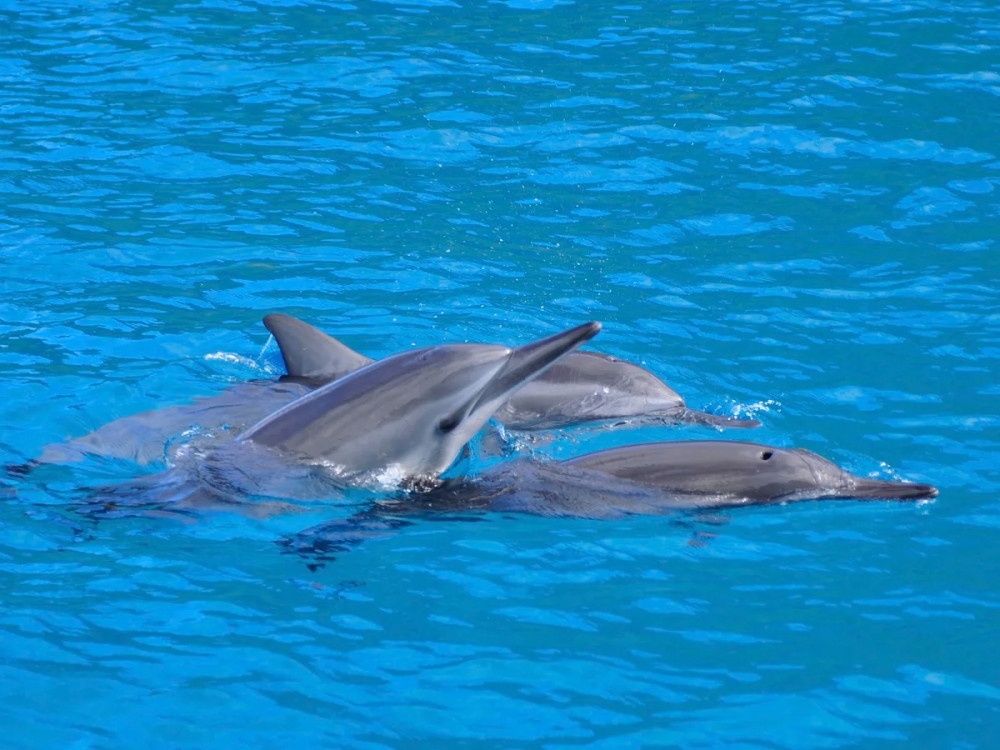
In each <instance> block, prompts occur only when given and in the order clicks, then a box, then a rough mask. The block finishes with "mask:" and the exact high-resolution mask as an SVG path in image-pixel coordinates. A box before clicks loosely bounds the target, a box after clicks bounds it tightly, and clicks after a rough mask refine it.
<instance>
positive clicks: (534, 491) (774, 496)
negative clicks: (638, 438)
mask: <svg viewBox="0 0 1000 750" xmlns="http://www.w3.org/2000/svg"><path fill="white" fill-rule="evenodd" d="M937 494H938V493H937V489H936V488H934V487H933V486H931V485H929V484H919V483H914V482H892V481H884V480H878V479H868V478H865V477H859V476H856V475H854V474H851V473H849V472H847V471H844V470H843V469H841V468H840V467H839V466H837V465H836V464H834V463H832V462H831V461H828V460H827V459H825V458H823V457H822V456H819V455H817V454H815V453H813V452H811V451H807V450H804V449H801V448H776V447H774V446H769V445H761V444H759V443H746V442H738V441H729V440H694V441H688V440H685V441H671V442H657V443H640V444H637V445H626V446H622V447H619V448H611V449H608V450H604V451H598V452H595V453H588V454H584V455H582V456H577V457H575V458H570V459H567V460H564V461H545V462H543V461H532V460H530V459H519V460H516V461H512V462H509V463H504V464H500V465H498V466H496V467H494V468H492V469H489V470H487V471H486V472H484V473H483V474H482V475H481V476H479V477H474V478H470V479H456V480H452V481H450V482H447V483H445V484H444V485H442V486H441V487H439V488H435V489H434V490H431V491H430V492H428V493H425V494H424V495H422V496H415V497H414V499H415V500H416V501H417V502H416V506H417V507H419V506H420V505H423V506H424V507H425V508H428V509H432V510H433V509H436V510H451V511H458V510H489V511H520V512H526V513H537V514H541V515H570V516H585V517H596V518H603V517H608V516H615V515H621V514H630V513H631V514H657V513H664V512H669V511H672V510H681V509H697V508H721V507H734V506H741V505H771V504H782V503H789V502H797V501H803V500H832V499H857V500H920V499H927V498H932V497H936V496H937Z"/></svg>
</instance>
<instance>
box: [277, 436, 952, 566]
mask: <svg viewBox="0 0 1000 750" xmlns="http://www.w3.org/2000/svg"><path fill="white" fill-rule="evenodd" d="M937 494H938V493H937V489H936V488H934V487H932V486H931V485H929V484H917V483H908V482H889V481H881V480H876V479H867V478H865V477H859V476H855V475H854V474H850V473H849V472H846V471H844V470H843V469H841V468H840V467H839V466H836V465H835V464H833V463H831V462H830V461H828V460H826V459H825V458H823V457H821V456H818V455H817V454H815V453H812V452H810V451H807V450H802V449H794V448H793V449H787V448H775V447H772V446H768V445H760V444H757V443H744V442H730V441H721V440H720V441H677V442H665V443H664V442H660V443H644V444H639V445H627V446H624V447H620V448H612V449H610V450H605V451H598V452H596V453H589V454H585V455H583V456H579V457H576V458H571V459H568V460H565V461H537V460H531V459H527V458H522V459H517V460H514V461H509V462H506V463H502V464H499V465H497V466H495V467H493V468H490V469H488V470H486V471H485V472H483V473H482V474H481V475H479V476H477V477H472V478H458V479H450V480H447V481H445V482H443V483H441V484H439V485H437V486H436V487H434V488H433V489H431V490H429V491H426V492H411V493H408V494H406V495H405V496H402V497H395V498H386V499H382V500H380V501H378V502H377V503H375V504H374V505H372V506H371V507H369V508H366V509H364V510H362V511H360V512H358V513H355V514H354V515H353V516H350V517H348V518H343V519H337V520H333V521H328V522H325V523H322V524H319V525H317V526H313V527H311V528H308V529H305V530H303V531H301V532H299V533H298V534H294V535H291V536H288V537H286V538H285V539H283V540H282V541H281V544H282V546H284V547H285V548H286V549H287V550H288V551H290V552H294V553H296V554H299V555H300V556H303V557H306V558H311V559H312V560H313V561H314V562H313V563H311V564H312V565H316V564H321V563H322V561H324V560H329V559H332V558H334V557H336V556H337V555H338V554H340V553H341V552H345V551H347V550H348V549H351V548H352V547H355V546H357V545H358V544H361V543H363V542H365V541H366V540H368V539H372V538H377V537H384V536H386V535H391V534H393V533H395V532H397V531H398V530H399V529H401V528H404V527H406V526H409V525H411V524H412V523H414V521H416V520H418V519H426V520H434V519H453V518H458V519H462V520H474V519H477V518H482V517H483V514H486V513H505V514H506V513H526V514H532V515H540V516H556V517H568V518H591V519H611V518H621V517H623V516H630V515H670V514H673V513H677V512H685V511H688V512H690V511H703V510H712V509H720V508H733V507H739V506H744V505H772V504H782V503H789V502H795V501H804V500H823V499H857V500H921V499H926V498H933V497H935V496H937Z"/></svg>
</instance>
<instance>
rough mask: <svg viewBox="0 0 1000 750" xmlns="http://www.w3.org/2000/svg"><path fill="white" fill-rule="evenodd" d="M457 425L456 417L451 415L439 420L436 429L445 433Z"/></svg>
mask: <svg viewBox="0 0 1000 750" xmlns="http://www.w3.org/2000/svg"><path fill="white" fill-rule="evenodd" d="M456 427H458V417H456V416H455V415H452V416H450V417H445V418H444V419H442V420H441V421H440V422H438V430H439V431H441V432H443V433H445V434H447V433H449V432H451V431H452V430H454V429H455V428H456Z"/></svg>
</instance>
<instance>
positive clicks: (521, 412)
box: [264, 313, 760, 431]
mask: <svg viewBox="0 0 1000 750" xmlns="http://www.w3.org/2000/svg"><path fill="white" fill-rule="evenodd" d="M264 325H265V326H266V327H267V329H268V330H269V331H270V332H271V334H272V335H273V336H274V338H275V340H276V341H277V342H278V347H279V348H280V349H281V353H282V355H283V356H284V358H285V367H286V368H287V370H288V374H289V375H292V376H294V377H297V378H306V379H311V380H324V379H325V380H332V379H333V378H335V377H340V375H338V374H336V373H338V372H342V371H343V370H344V368H345V367H348V366H350V364H351V363H352V362H361V363H367V362H370V361H371V360H369V359H368V358H367V357H364V356H363V355H361V354H358V353H357V352H354V351H353V350H351V349H349V348H348V347H346V346H344V345H343V344H342V343H340V342H339V341H337V340H336V339H334V338H332V337H331V336H328V335H327V334H325V333H323V332H322V331H320V330H318V329H317V328H314V327H313V326H311V325H309V324H308V323H306V322H304V321H302V320H299V319H298V318H293V317H292V316H290V315H284V314H282V313H272V314H270V315H267V316H265V318H264ZM495 418H496V419H497V420H498V421H499V422H501V423H503V425H504V426H505V427H508V428H510V429H513V430H525V431H528V430H546V429H554V428H558V427H568V426H570V425H576V424H582V423H585V422H596V421H603V420H609V419H630V418H634V419H636V420H637V421H640V422H642V421H654V422H669V423H688V424H701V425H710V426H712V427H720V428H721V427H759V426H760V422H758V421H757V420H755V419H744V420H741V419H735V418H733V417H722V416H717V415H715V414H709V413H706V412H702V411H696V410H694V409H689V408H687V406H686V405H685V403H684V399H682V398H681V396H680V395H679V394H678V393H677V392H676V391H675V390H673V389H672V388H670V387H669V386H668V385H667V384H666V383H664V382H663V381H662V380H660V379H659V378H658V377H656V376H655V375H653V373H651V372H650V371H649V370H646V369H644V368H642V367H640V366H639V365H636V364H633V363H631V362H627V361H625V360H622V359H618V358H616V357H609V356H607V355H604V354H598V353H597V352H573V353H572V354H570V355H568V356H567V357H564V358H563V359H562V360H560V361H559V362H558V363H557V364H555V365H553V366H552V367H551V368H549V369H548V370H547V371H546V372H545V373H543V374H542V375H541V376H539V377H537V378H535V379H534V380H533V381H532V382H531V383H529V384H528V385H527V386H525V387H524V388H521V389H520V390H519V391H518V392H517V393H515V394H513V395H512V396H511V397H510V398H509V399H508V400H507V402H506V403H505V404H503V406H501V407H500V408H499V409H498V410H497V413H496V415H495Z"/></svg>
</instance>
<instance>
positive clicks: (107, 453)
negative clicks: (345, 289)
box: [14, 313, 760, 472]
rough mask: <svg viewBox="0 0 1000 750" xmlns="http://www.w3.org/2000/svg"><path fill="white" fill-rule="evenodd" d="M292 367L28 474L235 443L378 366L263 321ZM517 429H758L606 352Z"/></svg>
mask: <svg viewBox="0 0 1000 750" xmlns="http://www.w3.org/2000/svg"><path fill="white" fill-rule="evenodd" d="M264 325H265V327H266V328H267V329H268V331H269V332H270V333H271V335H273V336H274V339H275V341H276V342H277V344H278V348H279V349H280V350H281V355H282V359H283V360H284V362H285V369H286V371H287V373H288V374H287V375H286V376H284V377H282V378H281V380H280V381H273V380H253V381H249V382H246V383H239V384H237V385H235V386H232V387H230V388H228V389H226V390H225V391H223V392H222V393H219V394H216V395H214V396H207V397H203V398H199V399H197V400H195V401H194V402H193V403H190V404H179V405H175V406H168V407H165V408H160V409H151V410H149V411H145V412H141V413H139V414H133V415H130V416H127V417H122V418H120V419H116V420H114V421H112V422H109V423H108V424H105V425H103V426H101V427H99V428H98V429H96V430H94V431H93V432H90V433H88V434H86V435H83V436H81V437H77V438H72V439H70V440H67V441H65V442H61V443H52V444H50V445H47V446H45V448H44V449H43V451H42V455H41V456H39V458H37V459H35V460H34V461H32V462H31V463H29V464H23V465H21V466H20V467H14V468H15V469H17V470H19V471H22V472H24V471H27V470H29V469H30V468H31V467H32V466H35V465H38V464H46V463H68V462H75V461H81V460H83V459H84V458H85V457H86V456H88V455H91V456H104V457H106V458H117V459H124V460H129V461H134V462H136V463H138V464H140V465H146V464H151V463H156V462H161V461H164V460H171V459H172V455H171V454H172V444H173V443H174V442H175V441H177V438H178V436H180V435H182V434H186V433H191V432H192V431H193V432H194V433H208V434H211V436H212V439H213V440H214V441H219V440H224V439H227V438H229V439H231V438H233V437H235V436H236V435H238V434H240V432H241V431H242V430H244V429H246V428H248V427H250V426H252V425H253V424H255V423H256V422H258V421H260V420H261V419H263V418H264V417H266V416H268V415H269V414H271V413H272V412H274V411H277V410H278V409H280V408H282V407H284V406H286V405H287V404H290V403H291V402H292V401H294V400H295V399H297V398H301V397H302V396H305V395H306V394H308V393H309V392H310V391H311V390H313V389H316V388H320V387H322V386H324V385H326V384H327V383H330V382H333V381H334V380H338V379H339V378H342V377H344V376H346V375H349V374H350V373H352V372H354V371H355V370H358V369H360V368H362V367H365V366H366V365H369V364H371V363H372V362H373V361H374V360H372V359H370V358H368V357H366V356H364V355H363V354H359V353H358V352H356V351H354V350H353V349H351V348H349V347H347V346H345V345H344V344H342V343H341V342H340V341H338V340H337V339H335V338H333V337H332V336H329V335H327V334H326V333H324V332H322V331H320V330H319V329H318V328H315V327H314V326H311V325H310V324H308V323H306V322H305V321H302V320H299V319H298V318H294V317H292V316H291V315H285V314H283V313H271V314H269V315H266V316H265V317H264ZM494 418H496V419H497V420H498V421H499V422H501V423H502V424H503V425H504V426H505V427H507V428H509V429H513V430H525V431H529V430H542V429H554V428H559V427H570V426H573V425H576V424H583V423H586V422H600V421H607V420H612V419H627V420H629V421H630V423H632V424H634V425H636V426H638V425H642V424H695V425H705V426H711V427H716V428H729V427H759V426H760V422H758V421H757V420H755V419H736V418H733V417H725V416H717V415H715V414H709V413H706V412H701V411H696V410H694V409H688V408H687V406H686V405H685V403H684V400H683V399H682V398H681V396H680V395H679V394H678V393H677V392H676V391H674V390H673V389H672V388H670V387H669V386H668V385H667V384H666V383H664V382H663V381H662V380H660V379H659V378H657V377H656V376H655V375H654V374H653V373H651V372H649V371H648V370H645V369H644V368H642V367H639V366H638V365H635V364H633V363H631V362H626V361H624V360H621V359H616V358H614V357H609V356H606V355H604V354H598V353H597V352H581V351H574V352H571V353H570V354H568V355H566V356H565V357H562V358H560V360H559V362H556V363H555V364H554V365H553V366H552V367H550V368H549V369H548V370H546V371H545V372H543V373H542V374H541V375H540V376H539V377H537V378H535V379H534V380H532V381H530V382H529V383H527V384H526V385H525V386H524V387H522V388H521V389H520V390H518V391H516V392H514V393H513V394H511V396H510V397H509V398H508V399H507V401H506V402H504V403H503V404H502V405H501V406H500V407H499V409H498V410H497V412H496V413H495V414H494Z"/></svg>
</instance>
